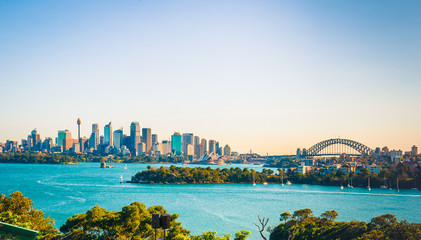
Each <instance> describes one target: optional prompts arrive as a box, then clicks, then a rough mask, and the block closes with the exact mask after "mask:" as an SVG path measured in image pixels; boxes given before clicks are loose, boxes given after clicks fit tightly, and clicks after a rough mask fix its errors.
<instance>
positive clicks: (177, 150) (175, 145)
mask: <svg viewBox="0 0 421 240" xmlns="http://www.w3.org/2000/svg"><path fill="white" fill-rule="evenodd" d="M171 151H172V152H173V154H174V155H176V156H180V155H181V154H182V150H181V134H180V133H179V132H174V134H173V135H172V136H171Z"/></svg>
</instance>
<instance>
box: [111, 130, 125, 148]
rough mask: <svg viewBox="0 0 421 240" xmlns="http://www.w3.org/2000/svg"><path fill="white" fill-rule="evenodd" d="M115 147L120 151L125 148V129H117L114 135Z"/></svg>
mask: <svg viewBox="0 0 421 240" xmlns="http://www.w3.org/2000/svg"><path fill="white" fill-rule="evenodd" d="M113 141H114V147H115V148H117V149H120V148H121V146H123V128H120V129H117V130H115V131H114V133H113Z"/></svg>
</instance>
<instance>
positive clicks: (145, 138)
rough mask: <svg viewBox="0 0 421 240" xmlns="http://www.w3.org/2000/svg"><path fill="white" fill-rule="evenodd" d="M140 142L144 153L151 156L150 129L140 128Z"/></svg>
mask: <svg viewBox="0 0 421 240" xmlns="http://www.w3.org/2000/svg"><path fill="white" fill-rule="evenodd" d="M142 142H143V143H145V148H146V150H145V153H146V154H151V150H152V135H151V129H150V128H142Z"/></svg>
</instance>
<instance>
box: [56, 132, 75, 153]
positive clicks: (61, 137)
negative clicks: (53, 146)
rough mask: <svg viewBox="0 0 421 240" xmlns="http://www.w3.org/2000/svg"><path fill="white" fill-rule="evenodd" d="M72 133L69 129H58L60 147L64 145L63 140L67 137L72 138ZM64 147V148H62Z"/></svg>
mask: <svg viewBox="0 0 421 240" xmlns="http://www.w3.org/2000/svg"><path fill="white" fill-rule="evenodd" d="M71 137H72V134H71V133H70V131H69V130H67V129H65V130H64V131H63V130H59V131H58V137H57V145H58V146H60V147H63V140H64V139H65V138H71ZM62 149H63V148H62Z"/></svg>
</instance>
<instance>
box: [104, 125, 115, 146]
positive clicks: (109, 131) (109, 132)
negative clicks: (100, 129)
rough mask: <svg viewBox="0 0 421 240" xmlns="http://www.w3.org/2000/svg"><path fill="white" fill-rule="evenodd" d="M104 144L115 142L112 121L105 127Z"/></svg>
mask: <svg viewBox="0 0 421 240" xmlns="http://www.w3.org/2000/svg"><path fill="white" fill-rule="evenodd" d="M104 144H105V145H109V146H114V143H113V125H112V124H111V122H110V123H109V124H108V125H105V127H104Z"/></svg>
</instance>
